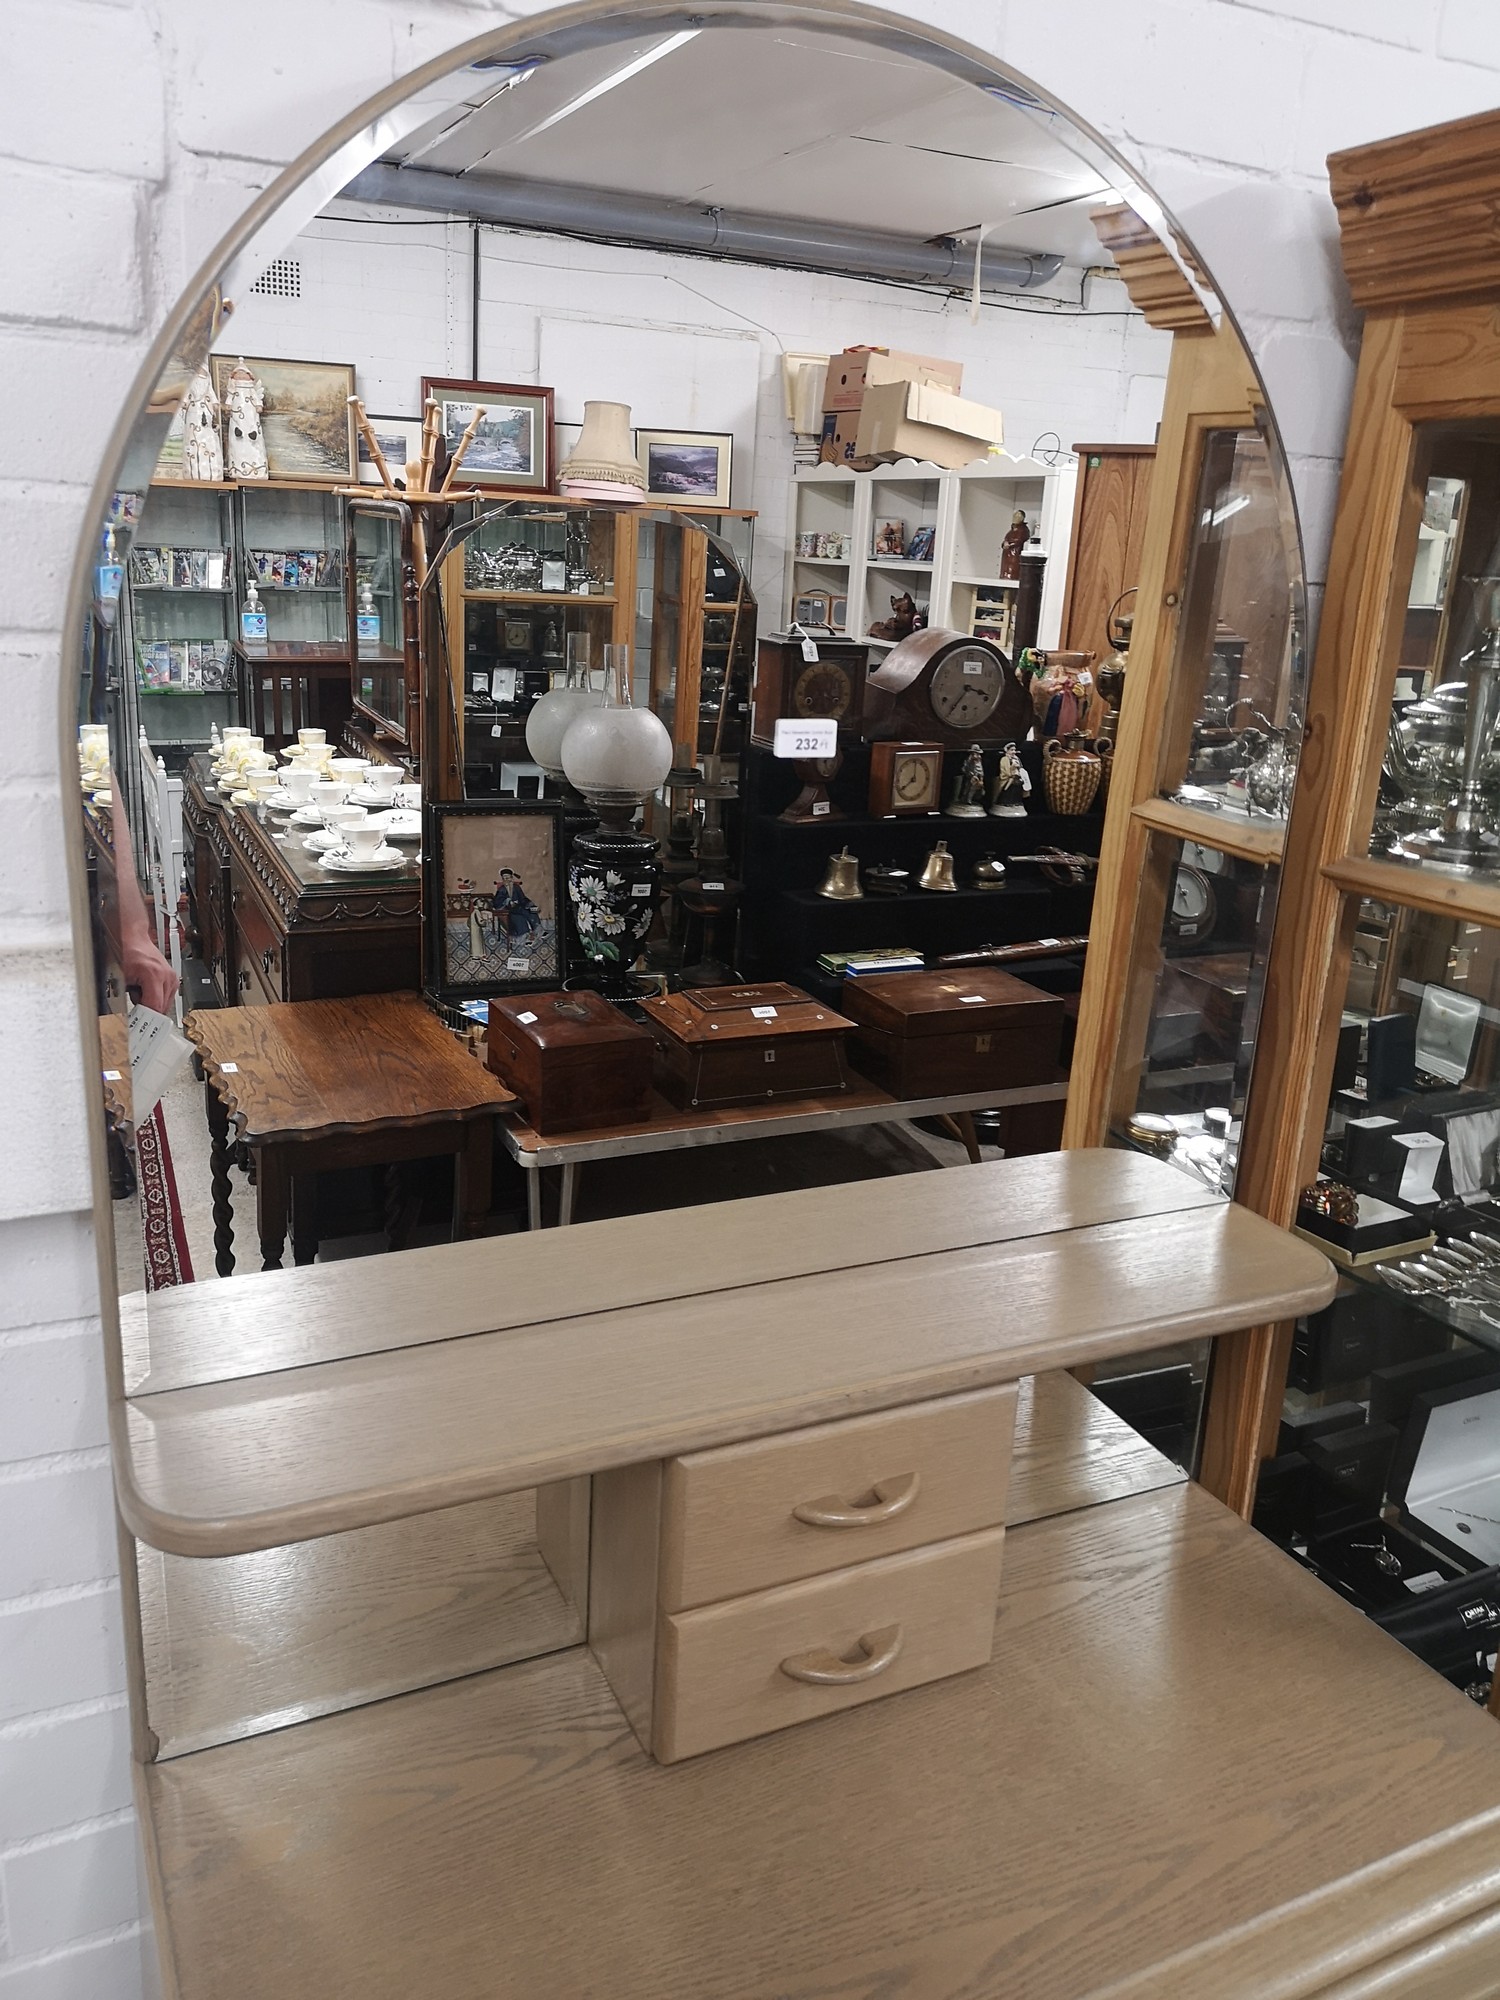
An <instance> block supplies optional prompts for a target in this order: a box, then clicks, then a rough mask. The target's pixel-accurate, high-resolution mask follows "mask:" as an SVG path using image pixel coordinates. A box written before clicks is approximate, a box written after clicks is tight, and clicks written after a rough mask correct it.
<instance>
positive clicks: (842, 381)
mask: <svg viewBox="0 0 1500 2000" xmlns="http://www.w3.org/2000/svg"><path fill="white" fill-rule="evenodd" d="M885 382H920V383H926V384H930V385H931V386H932V387H933V388H937V389H946V390H947V391H948V393H949V394H950V395H953V396H956V395H957V394H958V393H959V391H960V390H961V389H962V388H963V386H964V365H963V363H962V362H961V361H942V360H940V359H938V357H937V356H936V355H932V354H898V353H897V352H896V351H895V350H894V349H893V348H889V347H846V348H845V349H844V351H843V353H842V354H830V355H829V357H828V373H827V376H826V377H825V380H824V387H823V408H824V409H825V410H857V409H858V408H859V406H860V404H861V403H862V402H863V401H864V395H865V391H866V389H873V388H876V387H878V386H879V385H880V384H881V383H885Z"/></svg>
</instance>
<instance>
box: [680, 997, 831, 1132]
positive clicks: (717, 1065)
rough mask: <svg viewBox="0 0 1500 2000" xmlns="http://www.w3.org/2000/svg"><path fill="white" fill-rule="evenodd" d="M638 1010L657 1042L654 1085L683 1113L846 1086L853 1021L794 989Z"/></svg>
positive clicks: (682, 1001) (812, 1094)
mask: <svg viewBox="0 0 1500 2000" xmlns="http://www.w3.org/2000/svg"><path fill="white" fill-rule="evenodd" d="M641 1010H642V1012H643V1013H644V1014H645V1016H646V1022H647V1026H648V1027H649V1028H650V1030H651V1033H652V1034H653V1036H654V1037H655V1039H656V1087H657V1089H658V1090H660V1091H661V1093H662V1095H663V1096H664V1097H668V1098H670V1099H671V1101H672V1103H674V1104H675V1105H677V1106H679V1107H680V1108H681V1109H682V1110H684V1111H696V1110H702V1109H706V1108H711V1107H715V1106H718V1107H728V1106H730V1105H735V1104H763V1103H765V1102H766V1100H767V1099H768V1098H778V1097H826V1096H829V1095H831V1094H835V1093H837V1092H839V1091H842V1090H846V1089H847V1088H848V1072H847V1070H846V1068H845V1064H844V1036H845V1034H846V1033H847V1032H848V1030H849V1028H850V1027H851V1026H852V1025H853V1023H852V1022H850V1021H847V1020H845V1018H844V1016H843V1015H842V1014H836V1013H835V1012H834V1011H833V1009H832V1008H831V1007H825V1006H824V1005H823V1004H822V1002H821V1001H818V1000H814V999H812V998H811V996H810V995H808V994H806V993H804V992H803V991H802V989H801V987H800V986H786V985H782V984H780V983H779V982H773V983H771V984H768V985H763V986H703V987H699V988H697V989H696V990H690V991H687V992H683V993H669V994H668V995H667V997H666V998H665V999H664V1000H643V1001H642V1002H641Z"/></svg>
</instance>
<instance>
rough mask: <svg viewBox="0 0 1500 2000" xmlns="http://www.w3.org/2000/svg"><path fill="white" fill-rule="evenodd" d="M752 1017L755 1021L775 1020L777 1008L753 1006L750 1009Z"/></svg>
mask: <svg viewBox="0 0 1500 2000" xmlns="http://www.w3.org/2000/svg"><path fill="white" fill-rule="evenodd" d="M750 1018H751V1019H752V1020H753V1021H774V1020H775V1019H776V1009H775V1008H774V1007H752V1008H751V1009H750Z"/></svg>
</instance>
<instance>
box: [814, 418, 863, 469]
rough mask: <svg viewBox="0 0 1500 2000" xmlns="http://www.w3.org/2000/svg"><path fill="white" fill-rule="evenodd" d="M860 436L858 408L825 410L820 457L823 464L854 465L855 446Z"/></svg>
mask: <svg viewBox="0 0 1500 2000" xmlns="http://www.w3.org/2000/svg"><path fill="white" fill-rule="evenodd" d="M858 436H859V411H858V410H825V411H824V412H823V443H822V447H821V449H820V450H819V453H818V458H819V461H820V463H821V464H823V465H853V463H854V458H855V451H854V447H855V444H856V442H857V441H858Z"/></svg>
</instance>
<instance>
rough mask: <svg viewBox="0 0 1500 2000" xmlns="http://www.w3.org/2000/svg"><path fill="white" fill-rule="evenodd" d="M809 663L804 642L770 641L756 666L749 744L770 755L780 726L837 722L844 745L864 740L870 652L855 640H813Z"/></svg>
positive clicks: (764, 641) (758, 655)
mask: <svg viewBox="0 0 1500 2000" xmlns="http://www.w3.org/2000/svg"><path fill="white" fill-rule="evenodd" d="M812 651H813V654H814V657H813V658H812V659H808V658H807V657H806V654H805V653H804V650H803V641H802V640H801V639H800V638H797V639H790V638H780V637H775V638H765V639H762V640H761V642H760V645H759V647H758V648H757V651H756V660H755V692H754V695H753V696H752V699H751V710H750V741H751V742H752V743H756V744H759V745H760V746H761V747H762V748H763V749H769V748H770V747H771V745H772V743H773V742H774V741H775V738H776V724H777V723H778V722H779V721H783V720H787V721H793V722H817V721H825V722H836V723H837V724H838V726H839V735H840V736H841V737H843V738H844V739H845V740H848V739H849V738H852V737H857V736H858V734H859V726H860V716H861V712H862V709H863V705H864V691H865V669H866V666H867V665H868V663H869V657H870V655H869V651H868V649H867V648H866V647H864V646H861V645H858V644H857V643H856V642H854V641H853V640H850V639H825V638H823V637H822V636H821V635H814V638H813V640H812Z"/></svg>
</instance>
